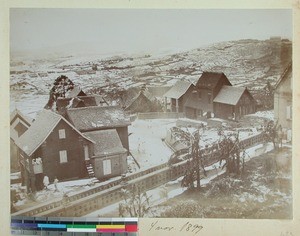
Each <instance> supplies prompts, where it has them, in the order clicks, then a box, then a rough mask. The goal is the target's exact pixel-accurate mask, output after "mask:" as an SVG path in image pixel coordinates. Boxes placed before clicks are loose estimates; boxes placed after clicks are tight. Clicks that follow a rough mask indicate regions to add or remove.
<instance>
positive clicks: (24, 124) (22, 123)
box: [10, 109, 32, 171]
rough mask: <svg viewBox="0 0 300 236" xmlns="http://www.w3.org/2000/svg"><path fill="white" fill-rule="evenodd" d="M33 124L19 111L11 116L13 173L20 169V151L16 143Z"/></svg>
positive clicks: (11, 161) (11, 160) (16, 110)
mask: <svg viewBox="0 0 300 236" xmlns="http://www.w3.org/2000/svg"><path fill="white" fill-rule="evenodd" d="M31 123H32V120H31V119H30V118H28V117H26V116H25V115H23V114H22V112H21V111H19V110H18V109H15V110H14V111H13V112H12V113H11V114H10V163H11V164H10V166H11V170H12V171H16V170H19V169H20V166H19V161H18V156H19V149H18V147H17V146H16V141H17V140H18V139H19V138H20V137H21V136H22V135H23V134H24V133H25V132H26V131H27V130H28V128H29V127H30V125H31Z"/></svg>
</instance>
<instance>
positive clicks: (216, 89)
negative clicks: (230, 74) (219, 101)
mask: <svg viewBox="0 0 300 236" xmlns="http://www.w3.org/2000/svg"><path fill="white" fill-rule="evenodd" d="M223 85H229V86H232V85H231V83H230V82H229V80H228V79H227V77H226V76H225V75H223V76H222V78H221V79H220V80H219V82H218V83H217V84H216V86H215V87H214V88H213V91H212V92H213V99H214V98H215V97H216V96H217V95H218V93H219V92H220V90H221V88H222V87H223Z"/></svg>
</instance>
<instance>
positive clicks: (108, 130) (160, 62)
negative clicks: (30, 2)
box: [9, 8, 294, 236]
mask: <svg viewBox="0 0 300 236" xmlns="http://www.w3.org/2000/svg"><path fill="white" fill-rule="evenodd" d="M9 14H10V15H9V27H10V31H9V36H10V39H9V46H10V61H9V70H10V75H9V76H10V77H9V86H10V104H9V106H10V211H11V216H12V217H17V216H26V217H27V216H28V217H86V218H93V217H96V218H99V217H104V218H108V217H138V218H204V219H206V218H209V219H211V218H212V219H216V218H223V219H283V220H292V219H293V200H294V199H293V188H292V187H293V185H292V181H293V178H292V176H293V173H292V168H293V166H292V140H293V132H292V124H293V120H292V117H293V102H292V100H293V86H292V84H293V66H292V65H293V61H292V58H293V24H292V19H293V18H292V10H291V9H95V8H91V9H85V8H76V9H75V8H73V9H72V8H10V10H9ZM289 236H290V235H289Z"/></svg>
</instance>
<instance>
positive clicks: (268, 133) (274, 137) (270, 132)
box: [263, 121, 282, 148]
mask: <svg viewBox="0 0 300 236" xmlns="http://www.w3.org/2000/svg"><path fill="white" fill-rule="evenodd" d="M279 131H281V132H282V130H281V126H280V127H279ZM263 133H264V135H265V139H266V141H267V142H272V143H273V145H274V148H277V143H278V141H279V140H278V138H279V135H278V129H277V123H274V121H269V122H268V123H267V125H265V127H264V131H263ZM280 136H281V135H280ZM280 138H282V137H280Z"/></svg>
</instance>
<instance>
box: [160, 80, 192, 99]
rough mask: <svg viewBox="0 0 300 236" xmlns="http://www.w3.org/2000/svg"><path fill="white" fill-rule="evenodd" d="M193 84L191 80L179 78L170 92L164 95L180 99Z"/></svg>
mask: <svg viewBox="0 0 300 236" xmlns="http://www.w3.org/2000/svg"><path fill="white" fill-rule="evenodd" d="M191 86H194V85H193V84H192V83H190V82H187V81H184V80H179V81H177V82H176V84H174V86H173V87H172V88H171V89H170V90H169V91H168V92H166V93H165V94H164V97H167V98H174V99H179V98H180V97H182V95H184V94H185V93H186V91H187V90H188V89H189V88H190V87H191Z"/></svg>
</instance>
